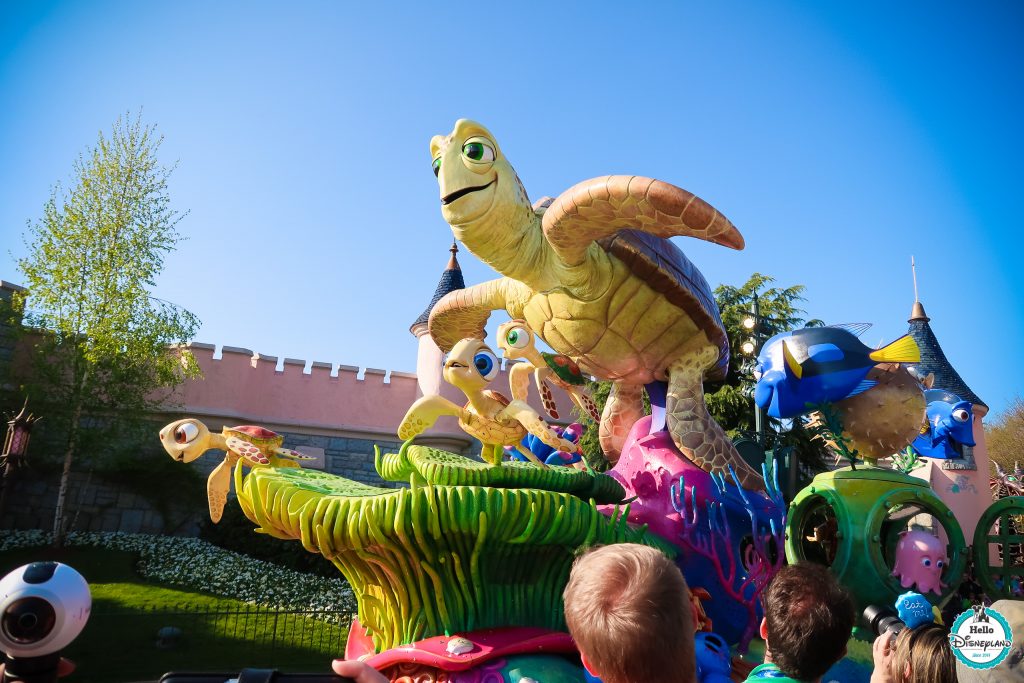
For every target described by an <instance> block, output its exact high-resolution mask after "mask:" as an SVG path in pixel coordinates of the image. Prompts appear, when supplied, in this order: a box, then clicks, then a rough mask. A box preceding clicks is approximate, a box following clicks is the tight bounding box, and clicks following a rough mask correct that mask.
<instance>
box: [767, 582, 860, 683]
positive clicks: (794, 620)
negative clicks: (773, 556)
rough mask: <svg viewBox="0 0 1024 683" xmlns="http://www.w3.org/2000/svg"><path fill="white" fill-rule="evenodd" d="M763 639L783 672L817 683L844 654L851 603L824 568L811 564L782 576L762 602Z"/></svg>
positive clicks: (773, 659)
mask: <svg viewBox="0 0 1024 683" xmlns="http://www.w3.org/2000/svg"><path fill="white" fill-rule="evenodd" d="M761 604H762V605H763V607H764V620H763V621H762V622H761V637H762V638H764V640H765V642H767V643H768V649H769V651H770V652H771V656H772V661H773V662H774V663H775V666H777V667H778V668H779V670H780V671H781V672H782V673H784V674H786V675H787V676H789V677H790V678H795V679H797V680H801V681H815V680H817V679H819V678H821V676H823V675H824V674H825V672H826V671H828V669H829V667H830V666H832V665H833V664H835V663H836V662H837V661H839V660H840V659H842V657H843V655H845V654H846V643H847V641H849V639H850V634H851V632H852V631H853V624H854V619H855V614H854V609H853V600H852V599H851V598H850V594H849V593H847V592H846V590H845V589H844V588H843V587H842V586H840V585H839V582H837V581H836V579H835V577H834V576H833V575H832V573H831V572H830V571H829V570H828V569H827V568H825V567H823V566H821V565H817V564H812V563H809V562H801V563H799V564H794V565H789V566H787V567H783V568H782V569H781V570H779V573H778V574H776V575H775V577H774V578H772V580H771V583H769V584H768V587H767V588H766V589H765V591H764V593H763V594H762V596H761Z"/></svg>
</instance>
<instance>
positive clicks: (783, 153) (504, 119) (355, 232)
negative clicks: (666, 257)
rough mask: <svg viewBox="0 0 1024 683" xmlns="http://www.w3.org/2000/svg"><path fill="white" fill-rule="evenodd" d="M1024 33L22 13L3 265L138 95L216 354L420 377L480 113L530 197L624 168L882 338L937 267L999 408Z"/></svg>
mask: <svg viewBox="0 0 1024 683" xmlns="http://www.w3.org/2000/svg"><path fill="white" fill-rule="evenodd" d="M1022 29H1024V10H1022V8H1021V5H1019V4H1018V3H1012V2H1006V3H993V2H975V3H970V6H968V4H967V3H951V2H929V3H924V2H907V3H882V2H857V3H846V4H845V5H842V6H841V5H840V3H798V2H783V1H778V2H728V1H725V2H715V3H694V2H672V3H668V2H666V3H622V2H616V3H601V2H591V3H571V4H569V3H564V4H563V3H557V4H556V3H536V4H532V3H464V4H463V3H408V4H407V5H405V4H400V3H390V4H389V3H358V4H355V3H342V2H297V3H269V2H268V3H240V2H239V3H230V2H224V3H206V2H174V3H171V2H160V3H157V2H153V3H138V2H120V3H115V2H88V3H87V2H65V3H57V2H42V1H37V2H5V3H2V4H0V103H2V106H0V159H2V161H0V180H2V182H0V245H2V246H3V247H4V248H3V249H2V253H0V279H4V280H9V281H13V282H18V281H19V275H18V273H17V270H16V266H15V263H14V259H15V258H17V257H18V256H21V255H22V254H23V253H24V248H23V246H22V243H21V239H20V234H21V233H22V231H23V230H24V226H25V221H26V220H28V219H35V218H37V217H38V216H40V215H41V212H42V206H43V203H44V201H45V199H46V197H47V195H48V192H49V188H50V186H51V185H52V184H53V183H54V182H56V181H58V180H64V181H66V180H67V179H68V175H69V173H70V170H71V164H72V161H73V160H74V158H75V156H76V155H77V154H78V153H79V152H80V151H82V150H83V149H84V148H85V147H86V146H87V145H89V144H91V143H93V142H94V140H95V137H96V133H97V132H98V131H99V130H100V129H104V130H107V129H109V128H110V125H111V124H112V122H113V121H114V120H115V119H116V118H117V117H118V115H119V114H122V113H123V112H125V111H127V110H138V109H139V108H140V107H141V108H143V112H144V113H143V118H144V120H145V121H147V122H150V123H156V124H158V125H159V130H160V131H161V132H162V133H163V134H164V135H165V136H166V142H165V144H164V146H163V148H162V154H163V158H164V159H165V160H166V161H167V162H173V161H175V160H177V161H178V162H179V167H178V170H177V171H176V172H175V175H174V176H173V179H172V184H171V196H172V199H173V202H174V204H175V206H176V207H177V208H179V209H180V210H189V211H190V213H189V215H188V216H187V217H186V218H185V219H184V220H183V221H182V222H181V224H180V226H179V227H180V230H181V231H182V232H183V233H184V234H185V235H186V236H187V237H188V241H187V242H186V243H185V244H184V245H182V247H181V248H180V250H179V251H178V252H177V253H175V254H174V255H173V256H172V257H171V258H169V259H168V261H167V267H166V272H165V274H164V277H163V278H162V279H161V281H160V283H159V288H158V291H157V295H158V296H160V297H161V298H164V299H168V300H171V301H174V302H176V303H178V304H181V305H183V306H185V307H187V308H189V309H191V310H192V311H194V312H195V313H197V314H198V315H199V316H200V318H201V319H202V321H203V327H202V330H201V332H200V334H199V336H198V340H200V341H206V342H211V343H216V344H228V345H233V346H244V347H247V348H252V349H255V350H257V351H260V352H262V353H266V354H270V355H277V356H280V357H284V356H288V357H293V358H304V359H307V360H309V361H312V360H322V361H329V362H333V363H344V364H349V365H360V366H371V367H379V368H387V369H396V370H412V369H414V365H415V354H416V352H415V341H414V339H413V338H412V336H411V335H410V334H409V332H408V327H409V325H410V323H411V322H412V321H413V320H414V319H415V318H416V316H417V315H418V314H419V312H420V311H421V310H422V308H423V307H424V306H425V305H426V303H427V302H428V300H429V299H430V296H431V294H432V292H433V288H434V286H435V284H436V282H437V279H438V276H439V275H440V271H441V269H442V268H443V267H444V264H445V263H446V261H447V257H448V253H447V251H446V250H447V248H448V246H449V244H450V242H451V232H450V229H449V228H448V226H447V225H446V224H445V222H444V220H443V219H442V218H441V215H440V211H439V205H438V190H437V185H436V181H435V180H434V177H433V175H432V174H431V171H430V158H429V152H428V143H429V140H430V137H431V136H432V135H434V134H436V133H447V132H449V131H450V130H451V127H452V124H453V123H454V121H455V120H456V119H457V118H461V117H466V118H473V119H476V120H478V121H480V122H481V123H483V124H484V125H486V126H488V127H489V128H490V129H491V130H492V131H493V133H494V134H495V136H496V137H497V140H498V142H499V144H500V145H501V147H502V150H503V151H504V152H505V153H506V155H507V156H508V157H509V159H510V160H511V162H512V163H513V165H514V166H515V167H516V169H517V171H518V172H519V175H520V177H521V178H522V180H523V182H524V184H525V186H526V188H527V190H528V191H529V192H530V194H531V197H532V198H534V199H536V198H539V197H541V196H543V195H551V196H556V195H557V194H559V193H560V192H561V191H562V190H565V189H567V188H568V187H570V186H571V185H573V184H575V183H576V182H578V181H580V180H583V179H585V178H590V177H593V176H598V175H604V174H608V173H633V174H640V175H648V176H653V177H657V178H660V179H662V180H666V181H668V182H672V183H674V184H677V185H680V186H682V187H684V188H686V189H688V190H691V191H693V192H695V193H697V194H698V195H700V196H701V197H703V198H704V199H706V200H708V201H709V202H711V203H712V204H713V205H715V206H716V207H717V208H718V209H720V210H721V211H722V212H724V213H725V214H726V215H727V216H729V217H730V218H731V219H732V221H733V222H734V223H735V224H736V225H737V226H738V227H739V229H740V230H741V232H742V233H743V234H744V236H745V238H746V241H747V248H746V250H745V251H743V252H734V251H731V250H728V249H725V248H722V247H717V246H715V245H710V244H704V243H700V242H697V241H695V240H685V239H677V240H676V242H677V243H678V244H679V246H680V247H681V248H683V249H684V251H686V252H687V254H688V255H689V256H690V257H691V259H692V260H694V261H695V262H696V263H697V264H698V265H699V266H700V268H701V269H702V271H703V272H704V274H705V276H706V277H707V279H708V281H709V282H711V283H712V285H714V284H718V283H722V282H725V283H731V284H739V283H742V282H743V281H744V280H745V279H746V277H747V276H748V275H749V274H750V273H751V272H754V271H760V272H764V273H769V274H771V275H774V276H775V277H776V278H778V280H779V281H780V283H782V284H786V285H788V284H794V283H802V284H804V285H806V286H807V302H806V306H805V307H806V309H807V311H808V313H809V314H810V315H811V316H814V317H819V318H822V319H824V320H826V321H830V322H857V321H869V322H873V323H875V327H874V328H873V329H872V330H871V332H869V333H868V334H867V335H866V336H865V340H866V341H867V342H869V343H871V344H874V343H876V342H878V341H879V340H880V339H882V338H884V339H886V340H890V339H892V338H895V337H896V336H898V335H900V334H902V333H904V332H905V331H906V322H905V321H906V318H907V317H908V315H909V313H910V308H911V304H912V303H913V291H912V285H911V278H910V268H909V261H910V256H911V254H913V255H914V256H915V257H916V259H917V263H918V277H919V282H920V288H921V299H922V301H923V302H924V304H925V306H926V309H927V311H928V314H929V315H930V316H931V318H932V326H933V329H934V330H935V332H936V334H937V335H938V337H939V340H940V341H941V343H942V345H943V347H944V349H945V351H946V354H947V355H948V356H949V357H950V359H951V361H952V362H953V364H954V365H955V367H957V369H958V370H959V371H960V373H961V375H962V376H963V377H964V379H965V380H966V381H967V382H968V384H969V385H970V386H971V387H972V388H973V389H974V390H975V391H976V392H977V393H978V394H979V395H980V396H981V397H982V398H983V399H984V400H985V401H986V402H987V403H988V404H989V405H990V406H991V407H992V408H993V409H994V410H995V411H997V412H998V411H999V410H1000V409H1001V408H1003V407H1004V406H1005V405H1006V403H1007V402H1008V400H1009V399H1010V398H1011V397H1013V396H1014V395H1015V394H1018V393H1021V390H1022V388H1021V380H1020V371H1019V370H1018V369H1017V368H1016V361H1014V360H1013V359H1014V358H1018V357H1019V350H1018V348H1017V346H1018V344H1019V340H1021V339H1022V338H1024V317H1022V314H1021V294H1022V293H1024V276H1022V275H1021V269H1020V268H1019V267H1018V265H1017V259H1018V254H1019V253H1020V251H1021V247H1022V246H1024V238H1022V237H1021V234H1022V228H1024V226H1022V221H1021V200H1020V197H1021V196H1022V193H1021V190H1020V188H1019V183H1020V180H1021V176H1022V174H1021V171H1020V160H1021V159H1022V158H1024V144H1022V139H1021V126H1020V122H1021V121H1022V120H1024V106H1022V100H1024V83H1022V74H1024V47H1022V46H1024V41H1022V40H1021V35H1022ZM9 252H10V253H9ZM12 254H13V257H12ZM228 260H230V261H231V262H232V263H233V264H234V265H233V266H232V267H230V268H229V267H227V262H228ZM460 260H461V262H462V265H463V269H464V272H465V277H466V280H467V282H469V283H474V282H480V281H482V280H485V279H488V278H490V277H493V273H492V272H491V271H490V270H489V269H488V268H487V267H486V266H484V265H482V264H481V263H479V262H478V261H477V260H476V259H475V258H474V257H472V256H471V255H469V254H468V253H466V252H464V251H463V252H462V253H461V254H460ZM240 262H241V263H244V264H246V265H245V266H244V267H239V266H238V264H239V263H240ZM492 327H493V326H492Z"/></svg>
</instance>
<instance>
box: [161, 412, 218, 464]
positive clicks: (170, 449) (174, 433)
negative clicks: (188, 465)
mask: <svg viewBox="0 0 1024 683" xmlns="http://www.w3.org/2000/svg"><path fill="white" fill-rule="evenodd" d="M160 443H161V445H163V447H164V450H165V451H167V454H168V455H170V456H171V457H172V458H174V459H175V460H177V461H178V462H192V461H193V460H195V459H196V458H198V457H199V456H200V455H202V454H203V453H205V452H206V451H207V450H209V448H210V445H209V443H210V430H209V429H207V428H206V425H204V424H203V423H202V422H200V421H199V420H194V419H192V418H186V419H184V420H178V421H177V422H172V423H171V424H169V425H167V426H166V427H164V428H163V429H161V430H160Z"/></svg>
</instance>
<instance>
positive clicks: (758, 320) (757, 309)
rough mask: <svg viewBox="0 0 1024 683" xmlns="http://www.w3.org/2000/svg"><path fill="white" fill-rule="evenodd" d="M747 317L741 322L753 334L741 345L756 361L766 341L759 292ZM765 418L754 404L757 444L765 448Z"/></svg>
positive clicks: (748, 355)
mask: <svg viewBox="0 0 1024 683" xmlns="http://www.w3.org/2000/svg"><path fill="white" fill-rule="evenodd" d="M745 312H746V313H747V317H745V318H744V319H743V322H742V323H741V324H742V325H743V329H745V330H748V331H749V332H750V334H751V337H750V339H747V340H746V341H745V342H743V343H742V344H741V345H740V350H741V351H743V354H744V355H746V356H747V357H748V358H750V359H751V360H752V361H753V362H756V359H757V354H758V353H760V352H761V345H762V344H764V342H765V337H764V328H763V326H762V323H763V322H764V318H762V317H761V302H760V301H758V298H757V292H754V305H753V306H752V307H751V310H750V311H745ZM764 428H765V419H764V412H763V411H762V410H761V408H760V406H758V405H757V404H756V403H755V404H754V431H755V432H757V445H758V446H760V447H761V448H765V446H766V444H765V438H764Z"/></svg>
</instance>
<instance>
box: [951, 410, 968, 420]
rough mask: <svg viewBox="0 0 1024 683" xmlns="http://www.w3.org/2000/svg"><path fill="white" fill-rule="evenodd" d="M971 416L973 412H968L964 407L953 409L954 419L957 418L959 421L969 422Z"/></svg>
mask: <svg viewBox="0 0 1024 683" xmlns="http://www.w3.org/2000/svg"><path fill="white" fill-rule="evenodd" d="M970 416H971V414H970V413H968V412H967V411H966V410H964V409H963V408H957V409H956V410H954V411H953V419H954V420H956V421H957V422H967V420H968V418H970Z"/></svg>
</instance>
